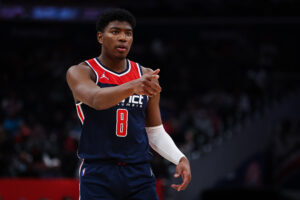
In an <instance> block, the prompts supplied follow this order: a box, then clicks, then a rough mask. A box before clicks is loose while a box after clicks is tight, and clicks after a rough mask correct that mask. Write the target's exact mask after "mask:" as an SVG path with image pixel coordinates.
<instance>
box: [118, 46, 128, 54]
mask: <svg viewBox="0 0 300 200" xmlns="http://www.w3.org/2000/svg"><path fill="white" fill-rule="evenodd" d="M117 50H118V51H119V52H120V53H123V52H126V51H127V47H126V46H125V45H119V46H117Z"/></svg>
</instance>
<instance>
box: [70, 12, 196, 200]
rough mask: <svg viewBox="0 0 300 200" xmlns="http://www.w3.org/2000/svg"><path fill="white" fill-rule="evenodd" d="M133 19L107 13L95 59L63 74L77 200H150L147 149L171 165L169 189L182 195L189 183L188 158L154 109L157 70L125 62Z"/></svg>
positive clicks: (153, 184) (151, 179) (153, 191)
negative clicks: (71, 106)
mask: <svg viewBox="0 0 300 200" xmlns="http://www.w3.org/2000/svg"><path fill="white" fill-rule="evenodd" d="M135 23H136V22H135V18H134V16H133V15H132V14H131V13H130V12H128V11H126V10H122V9H113V10H109V11H107V12H106V13H104V14H102V15H101V16H100V18H99V19H98V21H97V39H98V42H99V43H100V45H101V54H100V56H99V57H97V58H92V59H89V60H86V61H85V62H82V63H80V64H78V65H74V66H72V67H70V68H69V69H68V71H67V75H66V77H67V82H68V85H69V87H70V89H71V91H72V93H73V96H74V98H75V101H76V109H77V113H78V117H79V119H80V121H81V123H82V134H81V138H80V143H79V147H78V155H79V157H80V158H81V159H82V160H83V161H82V164H81V167H80V171H79V173H80V198H81V200H93V199H97V200H100V199H103V200H115V199H122V200H123V199H124V200H125V199H126V200H127V199H128V200H133V199H135V200H138V199H139V200H155V199H158V197H157V194H156V182H155V177H154V174H153V173H152V170H151V167H150V161H151V153H150V152H149V144H150V146H151V147H152V148H153V149H154V150H155V151H156V152H158V153H159V154H160V155H161V156H163V157H164V158H166V159H167V160H169V161H171V162H172V163H174V164H175V165H177V166H176V172H175V174H174V177H176V178H177V177H179V176H180V175H181V176H182V179H183V182H182V183H181V184H179V185H176V184H172V187H173V188H174V189H176V190H177V191H180V190H184V189H185V188H186V187H187V186H188V184H189V182H190V181H191V171H190V165H189V161H188V159H187V158H186V157H185V156H184V155H183V154H182V153H181V152H180V151H179V149H178V148H177V147H176V145H175V144H174V142H173V140H172V139H171V137H170V136H169V135H168V134H167V133H166V132H165V130H164V128H163V126H162V120H161V115H160V109H159V99H160V92H161V87H160V85H159V83H158V78H159V75H158V73H159V69H156V70H155V71H153V70H151V69H149V68H145V67H142V66H141V65H139V64H138V63H136V62H133V61H131V60H129V59H127V58H126V57H127V54H128V53H129V50H130V48H131V44H132V41H133V28H134V27H135Z"/></svg>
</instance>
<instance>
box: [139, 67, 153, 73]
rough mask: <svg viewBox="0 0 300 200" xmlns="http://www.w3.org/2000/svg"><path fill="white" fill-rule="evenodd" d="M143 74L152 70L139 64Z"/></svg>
mask: <svg viewBox="0 0 300 200" xmlns="http://www.w3.org/2000/svg"><path fill="white" fill-rule="evenodd" d="M141 68H142V71H143V74H152V73H153V72H154V71H153V70H152V69H151V68H147V67H144V66H141Z"/></svg>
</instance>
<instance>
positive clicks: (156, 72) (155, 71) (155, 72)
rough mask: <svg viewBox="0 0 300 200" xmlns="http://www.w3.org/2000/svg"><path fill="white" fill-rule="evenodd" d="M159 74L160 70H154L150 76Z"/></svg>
mask: <svg viewBox="0 0 300 200" xmlns="http://www.w3.org/2000/svg"><path fill="white" fill-rule="evenodd" d="M159 72H160V69H156V70H154V72H153V73H152V74H153V75H154V74H156V75H157V74H158V73H159Z"/></svg>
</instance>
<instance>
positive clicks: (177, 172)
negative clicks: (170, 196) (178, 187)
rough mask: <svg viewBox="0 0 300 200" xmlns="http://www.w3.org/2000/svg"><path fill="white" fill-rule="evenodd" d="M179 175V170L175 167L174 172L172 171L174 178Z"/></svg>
mask: <svg viewBox="0 0 300 200" xmlns="http://www.w3.org/2000/svg"><path fill="white" fill-rule="evenodd" d="M179 176H180V170H179V169H177V168H176V172H175V173H174V178H178V177H179Z"/></svg>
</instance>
